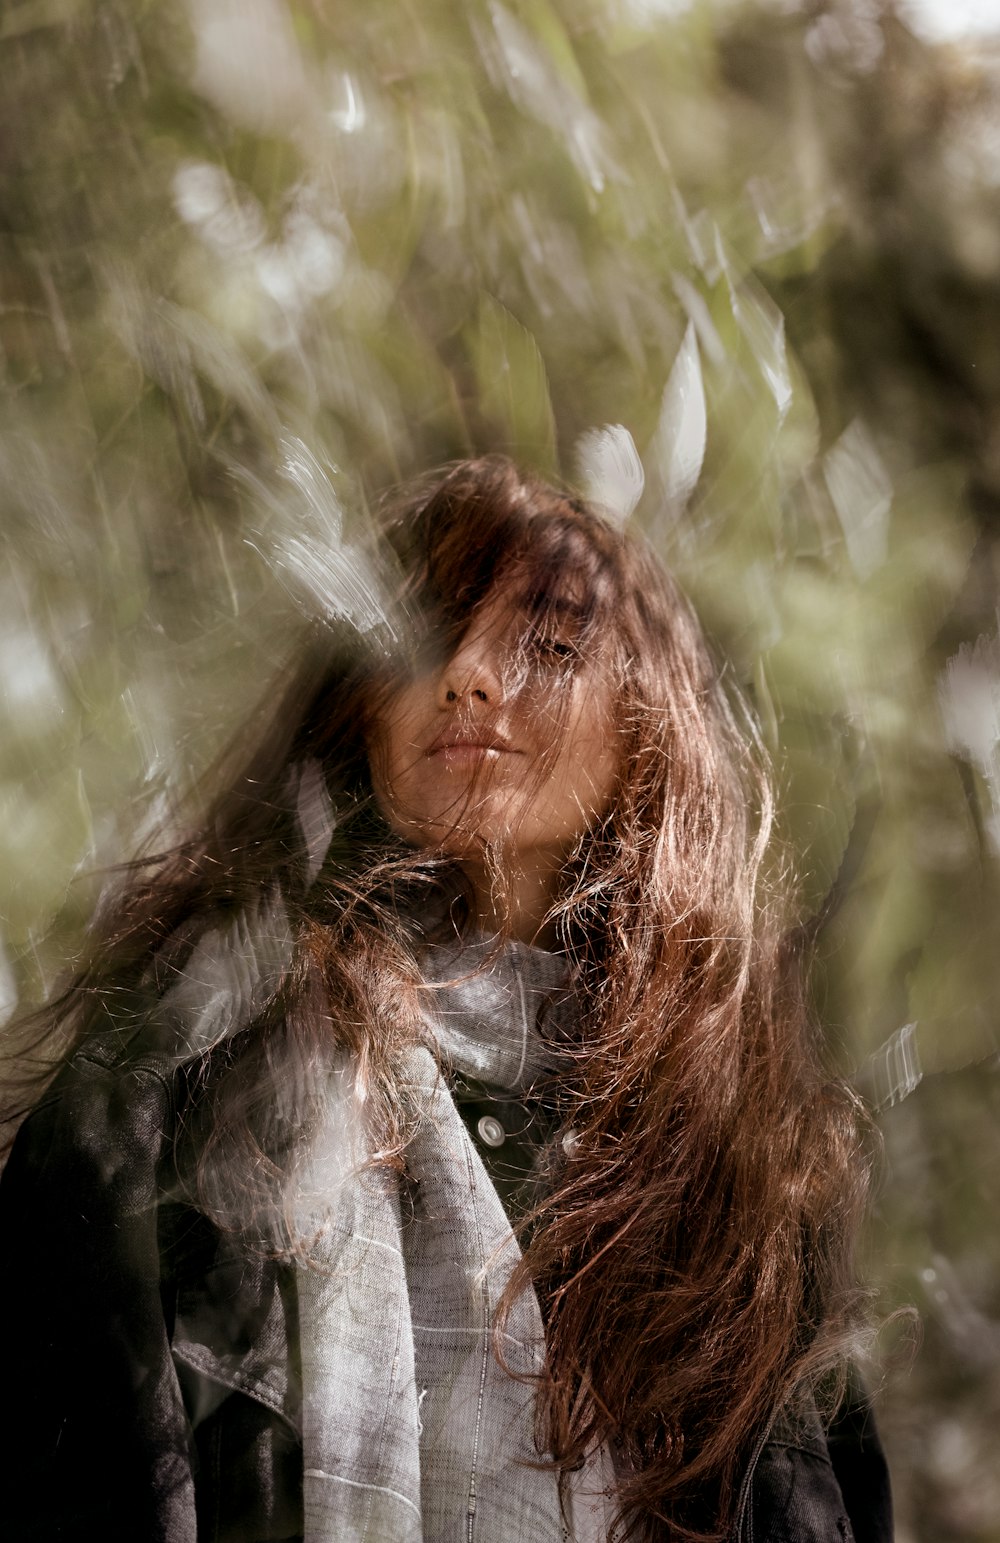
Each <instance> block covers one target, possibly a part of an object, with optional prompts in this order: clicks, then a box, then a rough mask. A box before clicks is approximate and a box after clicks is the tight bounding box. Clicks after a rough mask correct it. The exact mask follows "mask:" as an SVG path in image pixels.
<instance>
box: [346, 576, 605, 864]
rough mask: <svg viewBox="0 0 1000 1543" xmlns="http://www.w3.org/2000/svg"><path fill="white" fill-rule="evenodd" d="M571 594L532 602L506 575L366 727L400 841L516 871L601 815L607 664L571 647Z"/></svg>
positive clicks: (553, 852) (559, 855) (552, 858)
mask: <svg viewBox="0 0 1000 1543" xmlns="http://www.w3.org/2000/svg"><path fill="white" fill-rule="evenodd" d="M578 632H579V619H578V617H577V615H576V613H575V608H574V607H573V605H572V603H571V602H566V601H564V602H561V603H560V602H559V601H556V602H553V603H551V604H550V605H548V606H546V607H545V608H544V610H541V611H540V610H539V607H538V605H537V603H533V602H532V601H531V599H530V597H529V596H528V594H527V593H526V592H522V590H521V588H520V587H519V585H518V584H517V582H516V581H514V580H508V581H502V582H500V583H498V584H497V585H496V586H495V587H494V589H493V590H492V591H490V592H489V593H488V594H487V596H486V598H485V600H484V601H483V602H482V604H481V605H480V606H479V607H478V608H477V609H476V611H475V612H474V613H473V616H472V620H471V622H470V624H469V627H468V629H467V631H466V632H465V634H464V636H463V637H462V638H461V640H460V642H459V643H458V645H457V647H456V648H455V651H454V653H452V654H451V656H450V658H447V659H446V660H445V661H444V662H443V663H441V664H438V665H436V666H432V667H430V668H428V669H427V670H426V671H425V672H422V673H419V674H417V675H416V676H414V677H413V678H412V679H410V680H408V681H407V682H406V683H405V684H404V685H402V686H401V687H400V688H399V689H398V690H396V691H395V692H394V693H393V694H392V695H391V696H390V697H389V698H388V700H387V702H386V705H385V707H384V708H383V710H382V712H381V713H380V715H379V717H378V720H377V722H376V726H375V733H374V736H373V744H372V747H371V748H372V757H371V759H372V777H373V783H374V787H375V795H376V798H377V801H378V803H379V806H380V808H381V809H382V812H383V813H384V814H385V816H386V818H387V819H388V820H389V823H390V824H391V825H392V826H393V828H394V829H395V830H396V831H397V832H398V833H399V834H400V835H402V836H403V837H404V838H405V839H406V840H408V841H412V842H414V843H415V844H417V845H420V846H437V847H442V848H443V849H444V850H445V851H447V852H451V853H453V854H454V855H455V856H457V857H467V858H472V857H474V856H475V854H476V853H477V852H478V851H481V850H482V848H483V846H484V845H487V844H489V845H493V846H496V847H497V848H498V849H499V850H500V851H501V852H502V853H503V855H504V856H505V858H506V859H507V861H509V862H511V863H512V864H516V865H517V866H519V867H520V868H524V869H526V868H530V867H531V866H532V865H533V864H535V865H547V866H551V865H553V864H555V863H559V862H561V861H562V859H563V858H564V857H565V855H566V853H567V852H568V851H569V850H570V849H571V848H572V846H573V845H574V843H575V842H576V841H577V839H578V838H579V837H580V836H581V835H582V834H583V833H584V832H585V831H586V830H588V829H589V828H590V827H591V826H592V825H593V824H594V822H595V820H597V819H599V818H600V817H601V816H602V815H603V814H604V813H605V811H606V809H607V807H608V804H609V802H610V799H611V795H612V792H613V790H614V786H615V782H616V779H617V775H618V767H619V752H618V744H617V732H616V725H615V714H614V710H613V706H614V704H613V697H614V688H613V685H612V673H611V669H610V662H609V661H608V660H607V658H602V657H601V656H600V655H598V656H597V657H593V653H594V651H593V649H590V650H589V651H588V656H587V657H583V656H582V655H581V654H580V653H579V652H578V649H577V634H578Z"/></svg>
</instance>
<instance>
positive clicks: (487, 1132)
mask: <svg viewBox="0 0 1000 1543" xmlns="http://www.w3.org/2000/svg"><path fill="white" fill-rule="evenodd" d="M476 1130H477V1131H478V1132H479V1139H480V1141H481V1142H482V1143H483V1146H486V1147H502V1146H503V1144H504V1142H505V1141H506V1139H507V1132H506V1131H505V1130H504V1128H503V1126H502V1125H501V1124H500V1121H499V1120H498V1119H497V1118H496V1116H495V1115H492V1114H484V1115H483V1116H482V1117H481V1118H480V1119H479V1120H478V1121H477V1122H476Z"/></svg>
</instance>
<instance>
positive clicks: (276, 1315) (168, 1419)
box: [0, 1038, 892, 1543]
mask: <svg viewBox="0 0 1000 1543" xmlns="http://www.w3.org/2000/svg"><path fill="white" fill-rule="evenodd" d="M175 1081H176V1078H175V1074H174V1071H173V1065H172V1063H171V1062H170V1061H169V1060H168V1059H167V1058H166V1057H164V1056H157V1055H146V1056H144V1055H142V1054H139V1055H129V1056H128V1057H127V1058H122V1056H121V1053H120V1051H119V1050H118V1048H117V1047H116V1046H114V1045H112V1044H111V1043H109V1042H108V1041H106V1040H102V1039H100V1038H98V1039H95V1040H93V1041H92V1042H90V1043H89V1044H88V1046H87V1047H86V1049H85V1050H84V1051H83V1052H80V1053H79V1054H78V1055H77V1056H76V1057H75V1058H74V1061H73V1062H72V1063H70V1064H69V1065H67V1066H66V1067H65V1068H64V1069H63V1071H62V1072H61V1074H60V1076H59V1077H58V1079H57V1081H56V1082H55V1084H54V1085H53V1087H52V1089H51V1090H50V1092H49V1094H48V1095H47V1096H46V1098H45V1099H44V1100H43V1102H42V1103H41V1104H40V1106H39V1107H38V1108H37V1109H36V1110H35V1111H34V1113H33V1114H32V1115H31V1116H30V1117H29V1118H28V1119H27V1121H26V1122H25V1124H24V1125H23V1127H22V1129H21V1131H20V1133H19V1135H18V1139H17V1141H16V1143H15V1146H14V1149H13V1152H12V1154H11V1157H10V1159H9V1162H8V1164H7V1168H6V1170H5V1173H4V1175H3V1180H2V1183H0V1226H2V1230H3V1236H4V1239H5V1245H6V1247H5V1255H4V1261H5V1262H4V1265H3V1269H2V1276H0V1301H2V1310H3V1320H2V1321H3V1322H5V1323H6V1324H7V1326H8V1355H7V1358H6V1366H5V1371H6V1376H5V1404H6V1406H7V1409H8V1415H9V1418H10V1419H11V1421H12V1424H11V1426H10V1427H9V1430H8V1435H7V1437H6V1439H5V1440H4V1442H3V1443H2V1445H0V1451H2V1453H3V1473H2V1478H0V1493H2V1494H3V1497H4V1500H3V1511H4V1518H5V1537H7V1538H9V1539H11V1540H12V1543H28V1540H38V1543H57V1540H59V1543H71V1540H72V1543H90V1540H100V1543H278V1540H291V1539H296V1538H300V1537H301V1534H302V1515H301V1468H302V1449H301V1442H300V1425H299V1413H300V1402H301V1400H300V1378H299V1370H298V1366H297V1345H298V1323H297V1306H296V1289H295V1272H294V1269H293V1268H291V1267H289V1266H287V1265H284V1264H281V1263H279V1262H276V1261H274V1260H270V1259H266V1258H263V1257H261V1256H260V1255H258V1254H255V1253H253V1252H251V1251H247V1250H245V1249H243V1248H242V1247H240V1245H239V1243H238V1241H237V1240H235V1239H233V1238H232V1237H231V1236H228V1235H225V1234H222V1233H220V1232H218V1231H217V1230H216V1229H214V1228H213V1227H212V1226H211V1225H210V1224H209V1223H208V1222H207V1221H206V1220H205V1218H204V1217H202V1216H200V1215H199V1214H197V1213H195V1212H194V1211H192V1210H191V1209H189V1208H187V1207H185V1206H182V1205H179V1204H177V1203H172V1202H167V1201H164V1199H163V1183H162V1179H163V1170H164V1164H165V1163H166V1162H169V1158H170V1152H171V1149H172V1141H173V1135H174V1125H175V1118H176V1109H175V1092H174V1086H175ZM736 1536H737V1538H738V1543H848V1540H851V1539H855V1540H856V1543H891V1536H892V1528H891V1513H890V1506H889V1495H888V1482H887V1477H886V1470H885V1464H884V1460H883V1458H882V1454H881V1449H880V1447H879V1444H878V1440H877V1437H876V1435H875V1432H874V1429H873V1427H872V1424H871V1420H870V1416H869V1415H868V1414H867V1413H866V1411H865V1409H864V1407H863V1406H862V1405H860V1404H858V1405H856V1406H852V1407H850V1408H848V1409H847V1410H845V1411H844V1413H843V1414H842V1415H841V1417H840V1418H839V1419H838V1420H837V1421H836V1422H835V1423H834V1425H833V1426H832V1427H831V1429H830V1430H829V1432H824V1430H823V1428H822V1426H821V1425H820V1422H819V1420H818V1418H813V1419H811V1420H803V1419H801V1418H799V1419H798V1420H796V1421H795V1422H791V1421H788V1420H780V1421H776V1422H773V1423H772V1426H771V1428H770V1430H769V1432H768V1433H767V1435H766V1436H765V1438H764V1439H762V1441H761V1442H760V1444H759V1445H758V1449H757V1451H756V1453H755V1455H754V1457H753V1459H752V1462H751V1463H750V1464H749V1466H748V1470H747V1474H746V1479H745V1482H744V1487H743V1494H742V1500H741V1508H740V1518H739V1523H738V1528H737V1534H736ZM386 1543H389V1540H386Z"/></svg>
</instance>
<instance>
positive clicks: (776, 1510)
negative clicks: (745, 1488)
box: [740, 1389, 892, 1543]
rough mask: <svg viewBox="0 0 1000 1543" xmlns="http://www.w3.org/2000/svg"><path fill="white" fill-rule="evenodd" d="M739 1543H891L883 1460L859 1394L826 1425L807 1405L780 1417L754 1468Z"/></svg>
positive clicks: (857, 1392) (871, 1419)
mask: <svg viewBox="0 0 1000 1543" xmlns="http://www.w3.org/2000/svg"><path fill="white" fill-rule="evenodd" d="M740 1543H892V1501H891V1495H890V1490H889V1477H888V1471H887V1468H886V1463H885V1457H884V1454H883V1452H882V1447H881V1443H880V1442H879V1439H878V1434H877V1432H876V1430H875V1424H874V1419H873V1417H872V1414H871V1409H870V1406H869V1405H868V1403H867V1400H865V1399H864V1397H863V1395H861V1394H860V1392H859V1390H857V1389H854V1390H852V1391H851V1393H850V1394H849V1396H848V1398H847V1399H845V1401H844V1403H843V1404H842V1405H841V1407H840V1408H839V1409H838V1411H837V1413H836V1415H835V1417H834V1419H833V1421H832V1422H831V1424H830V1425H829V1427H826V1426H824V1424H823V1422H822V1421H821V1419H820V1416H819V1414H818V1412H817V1410H816V1408H815V1405H814V1404H812V1403H811V1402H810V1403H809V1404H807V1405H803V1406H800V1407H798V1408H797V1409H796V1410H795V1411H794V1412H791V1411H789V1410H783V1411H781V1413H779V1415H778V1417H777V1418H776V1419H775V1421H774V1423H773V1425H772V1427H771V1429H770V1431H769V1433H768V1436H767V1439H766V1441H765V1442H764V1444H763V1446H762V1447H761V1449H760V1452H759V1454H758V1457H757V1461H756V1463H755V1465H754V1468H753V1474H752V1479H751V1485H750V1495H749V1507H748V1512H747V1514H746V1517H745V1520H744V1525H743V1527H742V1529H741V1531H740Z"/></svg>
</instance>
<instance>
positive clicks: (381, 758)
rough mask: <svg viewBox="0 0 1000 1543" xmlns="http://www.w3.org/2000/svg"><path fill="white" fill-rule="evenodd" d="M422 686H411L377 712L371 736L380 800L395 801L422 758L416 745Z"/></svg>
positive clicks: (373, 774) (373, 775) (370, 757)
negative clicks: (402, 784) (417, 761)
mask: <svg viewBox="0 0 1000 1543" xmlns="http://www.w3.org/2000/svg"><path fill="white" fill-rule="evenodd" d="M419 698H420V689H419V687H418V686H407V687H404V688H403V689H402V690H401V691H397V692H396V694H395V695H394V696H393V697H392V698H391V699H390V701H389V702H387V704H386V706H385V707H384V708H383V710H382V711H381V712H380V713H379V714H377V716H376V719H375V722H374V724H373V726H372V730H371V733H370V735H369V738H368V764H369V767H370V769H371V778H372V787H373V789H374V791H375V796H376V798H377V799H378V801H379V803H380V804H382V805H383V806H384V805H385V804H386V803H387V802H391V801H392V799H393V797H394V796H395V795H396V794H397V793H398V792H399V791H400V784H401V783H403V782H405V780H406V778H407V774H408V773H410V772H412V769H413V766H414V763H415V762H416V760H417V758H418V752H417V749H416V746H415V741H416V736H417V730H418V727H419V725H420V722H421V703H420V700H419Z"/></svg>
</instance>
